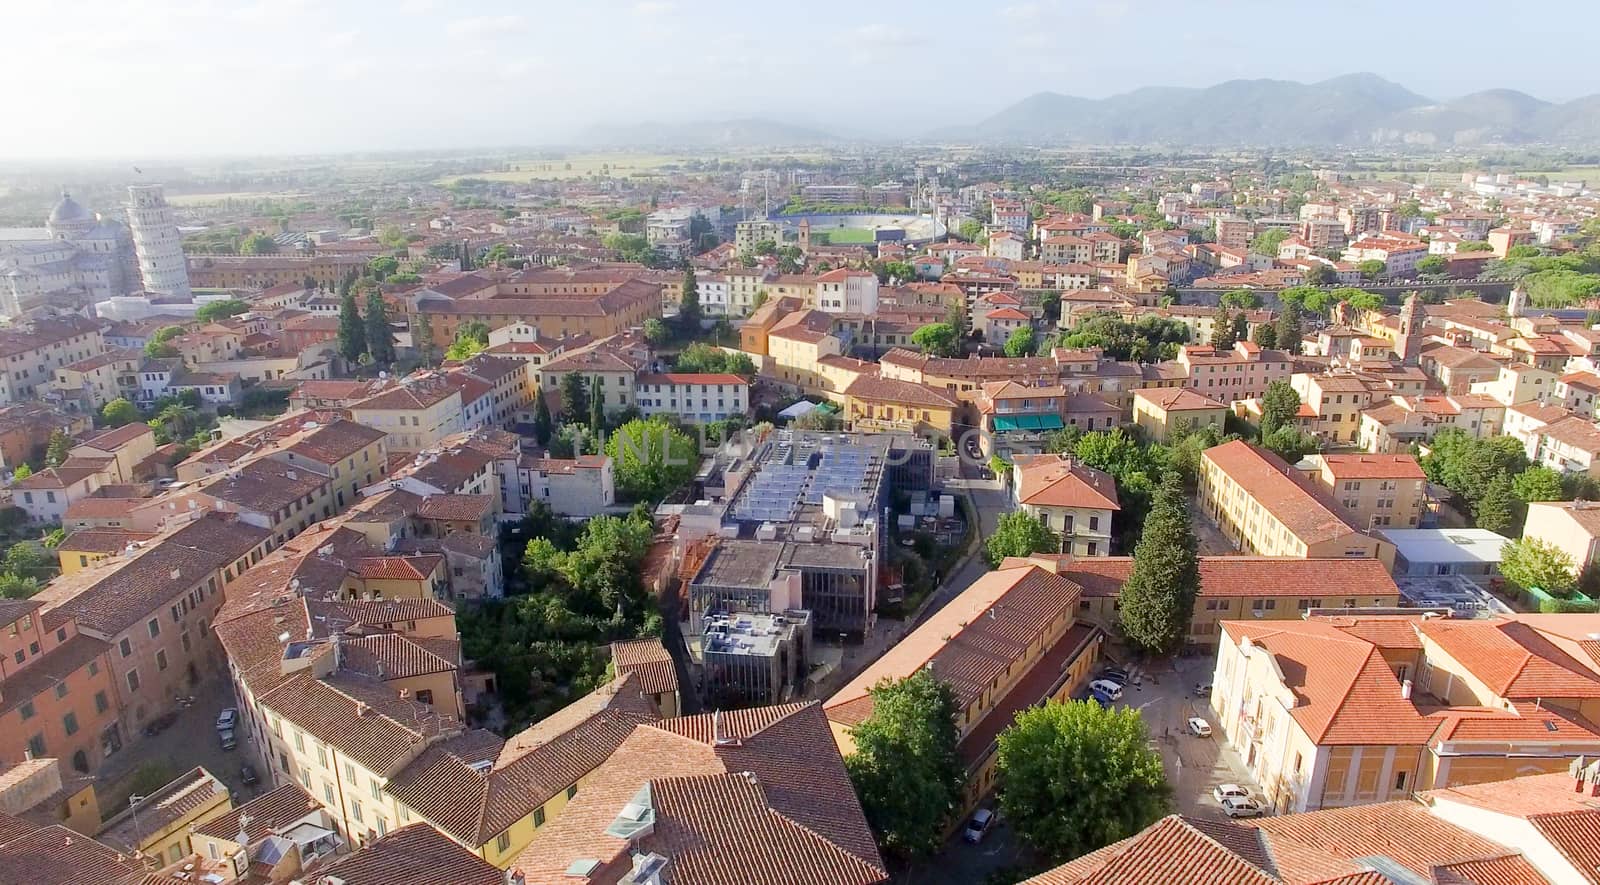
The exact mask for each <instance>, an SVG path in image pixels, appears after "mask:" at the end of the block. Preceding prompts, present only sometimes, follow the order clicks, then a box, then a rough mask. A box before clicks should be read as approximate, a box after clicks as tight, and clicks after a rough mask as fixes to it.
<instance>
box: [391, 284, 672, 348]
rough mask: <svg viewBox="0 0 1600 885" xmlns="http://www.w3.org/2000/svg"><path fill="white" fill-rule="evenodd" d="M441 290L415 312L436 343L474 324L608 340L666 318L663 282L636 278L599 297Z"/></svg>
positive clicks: (421, 301)
mask: <svg viewBox="0 0 1600 885" xmlns="http://www.w3.org/2000/svg"><path fill="white" fill-rule="evenodd" d="M492 285H493V284H491V286H492ZM436 290H437V287H435V291H425V292H424V294H423V295H422V296H421V297H419V298H417V300H416V303H415V306H414V308H413V310H412V315H414V316H426V317H427V318H428V322H429V323H430V324H431V325H432V327H433V334H434V340H436V341H450V340H452V339H454V338H455V335H456V332H457V331H458V330H459V329H460V327H461V326H463V325H465V324H467V323H473V322H476V323H483V324H484V325H486V326H488V327H489V328H490V329H498V328H499V327H501V326H505V325H510V324H512V323H524V324H527V325H529V326H532V327H533V328H535V329H537V330H538V332H539V334H540V335H541V336H543V337H546V338H565V337H567V336H569V335H588V336H591V337H593V338H607V337H610V336H612V335H617V334H620V333H622V332H624V331H627V330H628V329H630V328H633V327H635V326H641V325H643V324H644V321H645V320H648V319H651V318H656V317H660V316H661V298H662V291H661V286H660V284H657V283H647V282H644V281H642V280H635V279H629V280H627V281H625V282H622V283H618V284H616V285H614V286H613V287H612V288H610V290H609V291H607V292H605V293H604V294H599V295H543V294H541V295H533V296H520V295H516V294H513V295H511V296H510V297H487V298H483V297H475V298H451V297H444V296H441V295H438V294H437V292H436Z"/></svg>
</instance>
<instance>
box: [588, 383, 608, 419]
mask: <svg viewBox="0 0 1600 885" xmlns="http://www.w3.org/2000/svg"><path fill="white" fill-rule="evenodd" d="M605 421H606V394H605V391H603V390H601V389H600V376H599V375H596V376H594V380H593V381H591V382H589V432H590V433H599V432H600V430H601V429H602V428H603V427H605V426H606V424H605Z"/></svg>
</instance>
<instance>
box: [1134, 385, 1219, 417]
mask: <svg viewBox="0 0 1600 885" xmlns="http://www.w3.org/2000/svg"><path fill="white" fill-rule="evenodd" d="M1133 397H1134V399H1142V400H1144V401H1145V402H1148V403H1150V404H1151V405H1153V406H1155V407H1156V408H1158V409H1160V410H1162V411H1163V412H1193V411H1200V410H1202V409H1225V408H1227V406H1225V405H1223V404H1222V403H1219V402H1217V401H1216V400H1214V399H1211V398H1210V397H1205V396H1201V395H1200V394H1198V393H1195V392H1194V391H1192V390H1190V389H1189V388H1187V387H1142V388H1139V389H1138V390H1135V391H1134V392H1133Z"/></svg>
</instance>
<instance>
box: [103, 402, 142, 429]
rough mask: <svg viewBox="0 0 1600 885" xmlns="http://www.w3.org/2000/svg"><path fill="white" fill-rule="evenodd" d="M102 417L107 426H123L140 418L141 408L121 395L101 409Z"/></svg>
mask: <svg viewBox="0 0 1600 885" xmlns="http://www.w3.org/2000/svg"><path fill="white" fill-rule="evenodd" d="M100 418H101V420H103V421H105V423H106V426H107V427H121V426H122V425H124V424H130V423H132V422H134V421H137V420H139V409H138V407H136V406H134V404H133V403H130V402H128V401H127V400H126V399H124V398H122V397H120V396H119V397H117V398H116V399H114V400H112V401H111V402H108V403H106V404H105V406H104V407H103V408H101V409H100Z"/></svg>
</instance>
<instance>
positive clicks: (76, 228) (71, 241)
mask: <svg viewBox="0 0 1600 885" xmlns="http://www.w3.org/2000/svg"><path fill="white" fill-rule="evenodd" d="M138 287H139V278H138V273H137V269H136V265H135V263H134V249H133V240H132V238H131V236H130V234H129V232H128V229H127V228H126V227H124V226H123V225H121V224H119V223H117V222H115V221H110V220H107V219H104V218H102V217H101V216H99V215H96V214H95V213H93V212H90V211H89V210H88V209H85V208H84V207H83V206H82V205H80V204H79V203H78V202H77V201H76V200H74V199H72V196H71V195H70V194H67V193H65V192H63V193H62V194H61V199H60V201H59V202H57V203H56V205H55V208H53V209H51V210H50V216H49V218H48V219H47V220H46V221H45V226H44V227H13V228H0V313H4V314H5V315H7V316H13V317H14V316H17V315H19V314H21V313H22V312H23V311H24V310H27V309H29V308H32V307H35V306H37V305H40V304H43V303H45V302H50V303H52V304H54V305H57V306H64V307H83V306H87V305H88V304H92V303H94V302H95V301H100V300H104V299H108V298H112V297H115V296H118V295H124V294H126V293H127V292H129V291H131V290H134V289H137V288H138Z"/></svg>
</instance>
